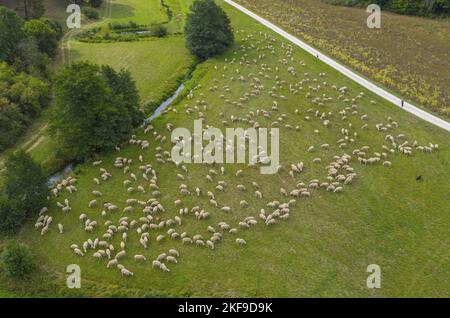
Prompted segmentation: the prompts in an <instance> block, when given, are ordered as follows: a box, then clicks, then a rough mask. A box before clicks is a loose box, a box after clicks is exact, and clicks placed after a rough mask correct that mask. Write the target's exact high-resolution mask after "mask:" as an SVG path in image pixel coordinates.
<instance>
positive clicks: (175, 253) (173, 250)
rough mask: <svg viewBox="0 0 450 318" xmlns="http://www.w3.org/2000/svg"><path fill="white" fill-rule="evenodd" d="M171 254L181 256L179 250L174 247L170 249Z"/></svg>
mask: <svg viewBox="0 0 450 318" xmlns="http://www.w3.org/2000/svg"><path fill="white" fill-rule="evenodd" d="M169 254H170V255H172V256H175V257H180V253H178V251H177V250H176V249H173V248H172V249H170V250H169Z"/></svg>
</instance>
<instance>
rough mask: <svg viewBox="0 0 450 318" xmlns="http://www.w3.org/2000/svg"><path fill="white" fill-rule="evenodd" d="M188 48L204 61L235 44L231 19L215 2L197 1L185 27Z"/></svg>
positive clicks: (211, 0)
mask: <svg viewBox="0 0 450 318" xmlns="http://www.w3.org/2000/svg"><path fill="white" fill-rule="evenodd" d="M185 34H186V41H187V47H188V49H189V50H190V51H191V53H192V54H194V55H195V56H197V57H198V58H199V59H201V60H204V59H208V58H210V57H213V56H215V55H218V54H221V53H223V52H224V51H225V50H226V49H227V48H228V47H229V46H230V45H231V44H233V42H234V36H233V31H232V28H231V24H230V19H229V18H228V16H227V15H226V13H225V12H224V11H223V10H222V8H220V7H219V6H218V5H217V4H216V3H215V2H214V0H195V1H194V3H193V4H192V6H191V13H189V14H188V17H187V22H186V26H185Z"/></svg>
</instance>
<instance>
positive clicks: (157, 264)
mask: <svg viewBox="0 0 450 318" xmlns="http://www.w3.org/2000/svg"><path fill="white" fill-rule="evenodd" d="M152 267H158V268H160V267H161V262H160V261H158V260H154V261H153V262H152Z"/></svg>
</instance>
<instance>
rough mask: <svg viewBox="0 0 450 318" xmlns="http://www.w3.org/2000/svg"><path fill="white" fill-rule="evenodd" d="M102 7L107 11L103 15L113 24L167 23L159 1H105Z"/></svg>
mask: <svg viewBox="0 0 450 318" xmlns="http://www.w3.org/2000/svg"><path fill="white" fill-rule="evenodd" d="M103 6H104V7H106V8H107V10H108V13H107V14H104V15H105V17H106V18H109V19H110V21H111V22H114V23H127V22H129V21H134V22H136V23H138V24H143V25H150V24H152V23H162V22H167V14H166V12H165V11H164V8H163V7H162V6H161V1H159V0H149V1H142V0H110V1H109V0H106V1H105V4H104V5H103ZM108 7H110V8H108Z"/></svg>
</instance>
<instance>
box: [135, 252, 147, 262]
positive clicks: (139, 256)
mask: <svg viewBox="0 0 450 318" xmlns="http://www.w3.org/2000/svg"><path fill="white" fill-rule="evenodd" d="M134 260H135V261H146V260H147V258H146V257H145V256H144V255H139V254H138V255H134Z"/></svg>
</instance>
